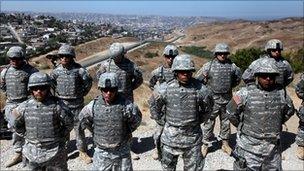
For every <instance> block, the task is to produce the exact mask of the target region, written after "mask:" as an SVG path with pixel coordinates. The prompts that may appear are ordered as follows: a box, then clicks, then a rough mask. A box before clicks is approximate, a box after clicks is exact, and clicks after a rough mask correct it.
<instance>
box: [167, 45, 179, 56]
mask: <svg viewBox="0 0 304 171" xmlns="http://www.w3.org/2000/svg"><path fill="white" fill-rule="evenodd" d="M163 55H167V56H177V55H178V50H177V47H176V46H175V45H167V46H166V47H165V49H164V53H163Z"/></svg>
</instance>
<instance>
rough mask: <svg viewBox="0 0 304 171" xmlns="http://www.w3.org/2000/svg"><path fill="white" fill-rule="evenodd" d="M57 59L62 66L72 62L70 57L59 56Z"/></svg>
mask: <svg viewBox="0 0 304 171" xmlns="http://www.w3.org/2000/svg"><path fill="white" fill-rule="evenodd" d="M59 59H60V64H62V65H64V66H65V65H68V64H69V63H71V61H72V57H70V56H60V57H59Z"/></svg>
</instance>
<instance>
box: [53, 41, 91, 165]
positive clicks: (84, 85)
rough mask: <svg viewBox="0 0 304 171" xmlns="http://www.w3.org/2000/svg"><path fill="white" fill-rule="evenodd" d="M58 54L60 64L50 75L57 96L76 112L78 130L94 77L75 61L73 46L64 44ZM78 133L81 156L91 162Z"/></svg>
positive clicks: (75, 118)
mask: <svg viewBox="0 0 304 171" xmlns="http://www.w3.org/2000/svg"><path fill="white" fill-rule="evenodd" d="M58 56H59V60H60V64H59V65H58V66H57V67H56V68H55V69H54V70H53V71H52V72H51V74H50V76H51V78H52V79H53V81H54V82H55V86H56V89H55V92H56V95H57V97H59V98H60V99H62V100H63V102H64V103H65V104H66V105H67V106H68V107H69V108H70V110H71V111H72V113H73V114H74V130H75V131H76V130H77V125H78V123H79V120H78V115H79V112H80V110H81V109H82V108H83V106H84V98H83V97H84V96H85V95H87V94H88V92H89V91H90V89H91V87H92V78H91V77H90V75H89V73H88V71H87V70H86V69H85V68H83V67H82V66H81V65H80V64H78V63H76V62H75V60H74V58H76V55H75V50H74V48H73V47H71V46H69V45H67V44H63V45H62V46H61V47H60V48H59V50H58ZM77 133H78V131H76V146H77V149H78V150H79V156H80V158H81V159H82V160H83V161H85V163H87V164H88V163H91V162H92V160H91V158H90V157H89V156H88V155H87V153H86V151H87V149H86V148H85V147H86V144H85V143H86V142H85V139H80V137H79V135H78V134H77ZM83 134H84V132H83ZM68 139H69V137H68Z"/></svg>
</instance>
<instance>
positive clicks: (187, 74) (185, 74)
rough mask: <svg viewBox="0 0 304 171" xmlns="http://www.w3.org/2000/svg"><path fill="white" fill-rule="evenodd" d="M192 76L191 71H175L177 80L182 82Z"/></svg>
mask: <svg viewBox="0 0 304 171" xmlns="http://www.w3.org/2000/svg"><path fill="white" fill-rule="evenodd" d="M191 78H192V71H177V80H178V81H179V82H181V83H183V84H187V83H188V82H189V80H190V79H191Z"/></svg>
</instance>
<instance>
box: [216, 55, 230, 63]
mask: <svg viewBox="0 0 304 171" xmlns="http://www.w3.org/2000/svg"><path fill="white" fill-rule="evenodd" d="M228 55H229V53H216V58H217V59H218V60H219V61H220V62H224V61H225V60H226V59H227V57H228Z"/></svg>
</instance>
